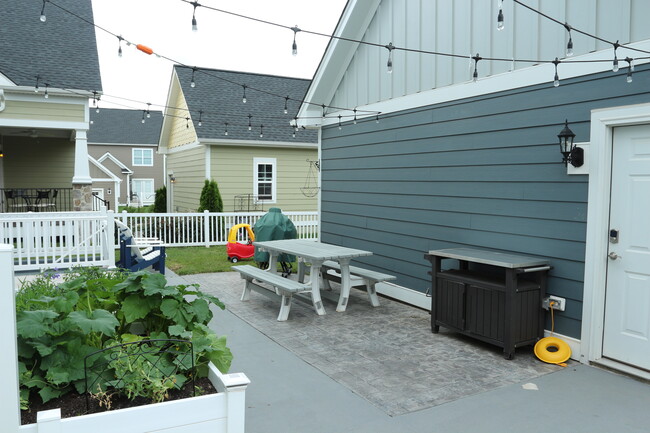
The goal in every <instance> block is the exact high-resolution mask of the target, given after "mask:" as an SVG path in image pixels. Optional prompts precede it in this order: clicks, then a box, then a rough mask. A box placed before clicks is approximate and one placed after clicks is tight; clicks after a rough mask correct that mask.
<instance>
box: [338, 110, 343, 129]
mask: <svg viewBox="0 0 650 433" xmlns="http://www.w3.org/2000/svg"><path fill="white" fill-rule="evenodd" d="M341 129H343V127H341V115H340V114H339V131H340V130H341Z"/></svg>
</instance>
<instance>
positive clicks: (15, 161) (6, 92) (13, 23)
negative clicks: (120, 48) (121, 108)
mask: <svg viewBox="0 0 650 433" xmlns="http://www.w3.org/2000/svg"><path fill="white" fill-rule="evenodd" d="M62 3H63V5H64V6H69V5H68V3H72V2H71V1H70V0H64V1H63V2H62ZM41 6H42V5H41V4H38V3H37V2H11V1H2V14H1V15H0V25H1V26H2V28H3V30H4V32H5V34H7V35H11V38H0V58H1V59H2V62H1V64H0V155H1V156H0V190H1V192H0V211H3V212H6V211H8V210H10V209H11V210H16V209H19V210H32V209H34V207H30V206H29V203H30V200H32V199H34V198H35V197H36V196H37V194H39V191H41V192H42V193H43V194H47V195H48V200H52V201H53V200H56V208H57V210H90V209H91V206H92V195H91V178H90V173H89V163H88V152H87V131H88V128H89V113H88V106H89V103H88V100H89V97H92V96H93V95H101V79H100V74H99V62H98V57H97V47H96V42H95V32H94V29H93V28H92V26H81V27H79V28H75V29H74V32H73V31H71V29H70V28H69V20H67V19H66V16H65V14H64V12H63V11H61V10H60V9H58V8H49V9H48V12H47V13H48V20H47V23H46V24H45V23H42V22H41V21H40V20H38V19H36V20H35V19H34V17H38V16H39V15H40V10H41ZM74 8H75V11H76V13H77V14H79V16H81V17H83V18H84V19H87V20H88V21H90V22H92V20H93V14H92V7H91V2H90V0H79V1H75V2H74ZM66 23H68V24H66ZM23 200H24V201H23ZM21 203H22V204H25V206H11V205H13V204H17V205H20V204H21Z"/></svg>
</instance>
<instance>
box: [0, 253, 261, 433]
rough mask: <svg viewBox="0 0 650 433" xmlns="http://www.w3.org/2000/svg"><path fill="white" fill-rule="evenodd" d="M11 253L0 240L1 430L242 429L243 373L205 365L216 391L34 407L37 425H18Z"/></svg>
mask: <svg viewBox="0 0 650 433" xmlns="http://www.w3.org/2000/svg"><path fill="white" fill-rule="evenodd" d="M12 257H13V253H12V247H11V246H10V245H0V287H3V288H4V290H0V326H2V329H3V330H4V332H3V336H4V339H3V342H4V344H3V347H4V349H3V350H2V352H1V353H0V371H3V372H4V373H5V375H4V377H5V379H4V380H3V386H2V387H0V401H1V402H2V404H0V425H2V432H3V433H36V432H38V433H89V432H92V433H114V432H120V433H144V432H158V431H160V432H165V433H182V432H183V433H185V432H190V431H191V432H210V433H243V432H244V414H245V395H246V392H245V391H246V387H247V386H248V384H249V383H250V381H249V380H248V378H247V377H246V375H245V374H243V373H232V374H222V373H221V372H220V371H219V370H218V369H217V368H216V367H215V366H214V365H213V364H211V363H210V364H209V373H208V378H209V379H210V381H211V382H212V384H213V385H214V387H215V388H216V389H217V391H218V393H217V394H210V395H203V396H199V397H191V398H186V399H182V400H174V401H168V402H163V403H156V404H150V405H145V406H138V407H133V408H127V409H118V410H114V411H109V412H102V413H94V414H89V415H80V416H77V417H73V418H65V419H62V418H61V412H60V409H52V410H47V411H42V412H38V415H37V422H36V423H35V424H28V425H22V426H21V425H20V409H19V408H20V399H19V382H18V354H17V347H16V316H15V299H14V290H13V288H14V272H13V258H12Z"/></svg>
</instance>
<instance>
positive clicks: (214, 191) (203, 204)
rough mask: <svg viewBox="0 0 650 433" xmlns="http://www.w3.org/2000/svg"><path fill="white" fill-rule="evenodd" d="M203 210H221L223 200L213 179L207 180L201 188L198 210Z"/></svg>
mask: <svg viewBox="0 0 650 433" xmlns="http://www.w3.org/2000/svg"><path fill="white" fill-rule="evenodd" d="M204 210H207V211H210V212H223V200H222V199H221V193H220V192H219V186H218V185H217V182H216V181H215V180H207V179H206V181H205V183H204V185H203V189H202V190H201V197H200V198H199V209H198V211H199V212H203V211H204Z"/></svg>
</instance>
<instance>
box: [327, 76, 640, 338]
mask: <svg viewBox="0 0 650 433" xmlns="http://www.w3.org/2000/svg"><path fill="white" fill-rule="evenodd" d="M624 75H625V72H623V73H618V74H612V73H601V74H595V75H590V76H584V77H578V78H573V79H569V80H563V81H562V85H561V86H560V87H559V88H553V87H552V86H550V85H547V84H544V85H537V86H531V87H528V88H523V89H511V90H508V91H505V92H500V93H495V94H490V95H483V96H478V97H474V98H468V99H464V100H458V101H450V102H446V103H443V104H437V105H432V106H426V107H415V108H412V109H409V110H405V111H401V112H397V113H390V114H387V115H385V116H382V118H381V121H380V122H379V123H378V124H377V123H375V122H374V119H369V120H365V121H361V122H359V123H358V124H357V125H352V124H351V123H350V122H347V123H344V127H343V128H342V130H339V129H338V128H337V127H327V128H324V129H323V134H322V166H321V167H322V190H321V199H322V239H323V240H324V241H325V242H332V243H336V244H340V245H347V246H352V247H356V248H363V249H367V250H370V251H373V253H374V255H373V256H370V257H365V258H363V259H360V262H362V263H363V264H364V265H365V266H368V267H370V268H372V269H376V270H378V271H381V270H384V271H386V272H389V273H392V274H394V275H396V276H397V277H398V279H397V284H399V285H402V286H405V287H409V288H412V289H414V290H418V291H422V292H424V291H426V290H427V289H428V288H429V287H430V285H431V282H430V277H429V275H428V272H429V271H430V263H429V262H427V261H426V260H424V258H423V255H424V253H426V252H427V251H429V250H432V249H440V248H448V247H457V246H464V247H478V248H486V249H495V250H501V251H511V252H516V253H521V254H528V255H534V256H542V257H547V258H549V259H550V260H551V263H552V266H553V269H552V270H551V272H550V275H549V287H548V292H549V293H550V294H555V295H558V296H562V297H565V298H567V300H568V302H567V310H566V311H565V312H562V313H558V314H557V315H556V323H555V326H556V330H557V331H558V332H559V333H561V334H565V335H569V336H573V337H577V338H579V337H580V326H581V316H582V299H583V292H584V288H583V278H584V257H585V232H586V218H587V191H588V177H587V176H568V175H567V174H566V168H565V167H564V165H563V164H562V163H561V155H560V153H559V146H558V145H557V134H558V132H559V131H560V130H561V129H562V124H563V123H564V119H565V118H566V119H568V120H569V122H570V124H571V129H572V130H573V131H574V132H575V133H576V141H578V142H586V141H589V128H590V117H591V110H593V109H597V108H605V107H613V106H621V105H630V104H638V103H644V102H649V101H650V66H648V65H643V66H640V67H637V70H636V71H635V73H634V81H633V83H630V84H628V83H626V81H625V78H624ZM468 85H471V84H468ZM549 326H550V325H549Z"/></svg>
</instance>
